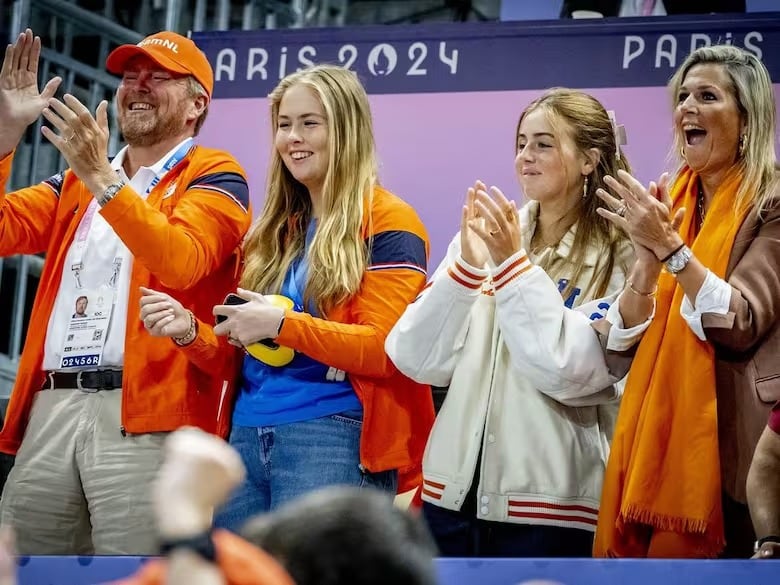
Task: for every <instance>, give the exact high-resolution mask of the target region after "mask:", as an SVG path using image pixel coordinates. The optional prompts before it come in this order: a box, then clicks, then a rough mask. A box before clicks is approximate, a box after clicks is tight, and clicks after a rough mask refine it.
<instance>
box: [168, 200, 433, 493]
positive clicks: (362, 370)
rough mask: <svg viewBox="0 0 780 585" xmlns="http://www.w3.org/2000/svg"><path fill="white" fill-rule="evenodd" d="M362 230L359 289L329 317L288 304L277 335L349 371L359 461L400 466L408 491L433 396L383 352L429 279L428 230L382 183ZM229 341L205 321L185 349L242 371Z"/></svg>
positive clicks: (226, 422)
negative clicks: (359, 409)
mask: <svg viewBox="0 0 780 585" xmlns="http://www.w3.org/2000/svg"><path fill="white" fill-rule="evenodd" d="M363 237H364V239H365V240H366V241H367V242H369V244H370V248H369V249H370V259H369V263H368V266H367V270H366V272H365V274H364V275H363V281H362V283H361V286H360V289H359V291H358V292H357V294H355V295H354V296H353V297H352V298H351V299H349V300H348V301H347V302H345V303H343V304H342V305H340V306H337V307H335V308H333V309H332V310H331V311H330V312H329V314H328V319H327V320H326V319H321V318H317V317H313V316H311V315H309V314H308V313H297V312H295V311H287V312H286V314H285V319H284V325H283V326H282V330H281V332H280V333H279V336H278V337H277V338H276V342H277V343H279V344H281V345H284V346H287V347H291V348H293V349H295V350H296V351H299V352H302V353H304V354H306V355H308V356H309V357H311V358H314V359H315V360H317V361H320V362H322V363H324V364H327V365H328V366H331V367H334V368H337V369H339V370H343V371H344V372H346V373H347V375H348V379H349V381H350V382H351V383H352V387H353V388H354V389H355V392H356V393H357V395H358V398H359V399H360V401H361V403H362V404H363V429H362V434H361V437H360V463H361V465H363V467H365V468H366V469H367V470H369V471H371V472H378V471H384V470H387V469H398V470H400V474H399V485H398V492H399V493H402V492H404V491H407V490H408V489H412V488H414V487H417V486H418V485H420V482H421V481H422V478H421V475H420V473H419V471H420V469H419V468H420V465H421V461H422V453H423V450H424V449H425V444H426V441H427V440H428V434H429V433H430V430H431V426H432V425H433V419H434V410H433V399H432V396H431V389H430V386H424V385H422V384H418V383H416V382H413V381H412V380H410V379H409V378H407V377H406V376H404V375H403V374H401V373H400V372H399V371H398V370H397V369H396V367H395V366H394V365H393V363H392V362H391V361H390V359H389V358H388V357H387V354H385V338H386V337H387V334H388V333H389V332H390V329H392V327H393V325H395V322H396V321H397V320H398V319H399V318H400V316H401V314H402V313H403V312H404V310H405V309H406V306H407V305H408V304H409V303H411V302H412V301H413V300H414V299H415V298H416V297H417V295H418V294H419V292H420V291H421V290H422V288H423V286H424V285H425V280H426V264H427V258H428V249H429V244H428V235H427V233H426V231H425V227H424V226H423V224H422V222H421V221H420V218H419V217H418V216H417V213H416V212H415V211H414V209H412V207H411V206H410V205H408V204H407V203H405V202H404V201H403V200H401V199H400V198H398V197H396V196H395V195H393V194H392V193H390V192H388V191H386V190H384V189H382V188H381V187H376V188H375V189H374V196H373V198H372V207H371V209H370V213H366V214H365V218H364V220H363ZM211 322H213V319H212V320H209V323H211ZM224 347H225V346H224V345H222V344H220V343H218V342H217V339H216V337H215V336H214V333H213V330H212V328H211V326H210V325H205V324H203V323H201V324H199V332H198V338H197V339H196V340H195V342H193V343H192V344H191V345H189V346H187V347H185V348H183V350H184V351H185V352H187V353H188V355H189V356H190V359H191V360H193V361H194V362H196V363H199V364H200V367H201V368H203V369H212V370H218V369H220V368H225V367H228V368H230V367H232V368H234V371H238V369H240V360H241V359H243V354H242V353H236V352H230V351H227V352H226V351H225V350H224ZM227 356H231V357H227ZM228 362H229V363H230V365H227V366H226V364H227V363H228ZM222 371H225V370H224V369H223V370H222ZM235 390H236V385H235V384H231V385H230V386H229V390H228V394H229V396H230V402H226V403H225V406H228V407H227V408H223V410H222V411H221V412H220V417H219V419H220V420H219V427H218V432H219V434H220V435H222V436H226V435H227V433H228V429H229V426H230V419H231V416H232V413H233V402H234V398H235Z"/></svg>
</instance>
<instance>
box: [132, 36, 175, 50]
mask: <svg viewBox="0 0 780 585" xmlns="http://www.w3.org/2000/svg"><path fill="white" fill-rule="evenodd" d="M146 45H158V46H162V47H164V48H166V49H170V50H171V51H173V52H174V53H178V52H179V45H178V43H174V42H173V41H169V40H168V39H144V40H142V41H141V42H140V43H138V46H139V47H145V46H146Z"/></svg>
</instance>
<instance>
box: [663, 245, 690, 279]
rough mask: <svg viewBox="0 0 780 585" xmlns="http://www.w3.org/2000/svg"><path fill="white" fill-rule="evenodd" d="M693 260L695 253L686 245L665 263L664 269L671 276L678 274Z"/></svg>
mask: <svg viewBox="0 0 780 585" xmlns="http://www.w3.org/2000/svg"><path fill="white" fill-rule="evenodd" d="M691 258H693V252H691V249H690V248H689V247H688V246H686V245H685V244H683V245H682V247H680V248H679V249H678V250H677V251H676V252H675V253H674V254H672V256H671V258H669V259H668V260H667V261H666V262H664V267H665V268H666V271H667V272H668V273H669V274H677V273H678V272H680V271H682V270H683V269H684V268H685V267H686V266H688V262H690V260H691Z"/></svg>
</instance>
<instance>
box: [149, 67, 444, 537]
mask: <svg viewBox="0 0 780 585" xmlns="http://www.w3.org/2000/svg"><path fill="white" fill-rule="evenodd" d="M269 97H270V103H271V121H272V124H273V133H274V150H273V153H272V158H271V166H270V172H269V180H268V192H267V198H266V202H265V207H264V209H263V211H262V214H261V216H260V218H259V219H258V221H257V222H256V224H255V226H254V227H253V228H252V230H251V231H250V233H249V235H248V236H247V239H246V241H245V244H244V253H245V264H244V270H243V274H242V276H241V282H240V287H241V288H239V289H238V290H237V293H238V296H239V297H240V298H241V299H243V300H244V301H246V302H245V303H244V304H240V305H227V304H226V305H221V306H217V307H215V308H214V313H215V314H216V315H217V316H221V317H223V318H224V321H223V322H221V323H220V324H219V325H217V326H216V327H214V328H213V329H212V328H211V327H210V326H209V325H207V324H204V323H198V322H197V321H195V320H193V319H192V316H191V314H190V313H188V312H187V311H185V310H184V308H183V307H181V306H180V305H179V304H178V303H176V301H175V300H173V299H170V298H169V297H165V296H164V295H160V294H159V293H155V292H153V291H150V292H149V293H148V294H147V296H146V297H145V299H144V301H143V308H142V315H141V316H142V318H143V319H144V322H145V323H146V325H147V327H148V328H149V330H150V331H151V332H152V333H154V334H158V335H168V336H171V337H173V338H174V342H175V343H177V344H178V345H180V346H181V347H182V350H183V351H185V352H187V354H188V355H189V356H190V357H191V359H193V360H196V361H197V363H199V364H202V366H203V367H204V368H210V367H211V368H213V367H219V364H218V362H219V360H220V359H221V358H222V357H224V355H225V354H224V352H222V353H221V352H220V348H219V344H218V343H217V340H216V337H217V336H224V337H227V338H228V339H229V340H230V343H231V344H233V345H237V346H240V347H244V348H246V349H247V351H248V353H247V355H244V356H243V361H242V364H241V376H240V379H239V381H238V383H237V386H238V388H237V392H236V395H235V405H234V408H233V411H232V421H230V422H232V430H231V431H230V443H231V445H233V446H234V447H235V448H236V449H237V450H238V451H239V453H240V454H241V456H242V458H243V460H244V463H245V465H246V467H247V470H248V476H247V479H246V481H245V482H244V483H243V485H242V486H241V487H240V488H239V489H238V491H237V492H236V493H235V494H233V496H232V498H231V500H230V501H229V502H228V504H227V505H226V507H225V508H224V509H223V510H221V511H220V512H219V513H218V514H217V516H216V519H215V522H216V524H217V525H219V526H222V527H227V528H231V529H235V528H237V527H238V526H239V525H240V524H241V523H242V522H243V521H244V520H246V519H247V518H249V517H250V516H253V515H255V514H257V513H261V512H264V511H267V510H271V509H275V508H277V507H278V506H279V505H281V504H283V503H284V502H286V501H288V500H290V499H292V498H294V497H296V496H297V495H299V494H302V493H305V492H308V491H311V490H314V489H316V488H318V487H321V486H325V485H333V484H346V485H358V486H364V485H366V486H375V487H378V488H380V489H383V490H386V491H388V492H391V493H395V491H396V487H397V483H398V471H399V470H401V471H410V470H411V469H412V468H414V467H415V465H419V461H420V457H421V452H422V447H423V446H424V441H425V439H426V437H427V433H428V430H429V428H430V425H431V423H432V420H433V405H432V400H431V394H430V391H429V389H427V388H423V387H421V386H419V385H418V384H415V383H414V382H412V381H410V380H408V379H407V378H405V377H404V376H403V375H401V374H400V373H399V372H398V370H397V369H396V368H395V367H394V366H393V364H392V363H391V362H390V360H389V359H388V357H387V356H386V355H385V353H384V341H385V337H386V335H387V333H388V332H389V331H390V329H391V327H392V326H393V324H394V323H395V321H396V320H397V319H398V317H399V316H400V315H401V313H402V312H403V310H404V308H405V307H406V305H407V304H408V303H409V302H411V301H412V300H413V299H414V298H415V296H416V295H417V294H418V293H419V291H420V290H421V289H422V287H423V285H424V283H425V275H426V259H427V253H428V241H427V235H426V232H425V229H424V227H423V225H422V223H421V222H420V220H419V218H418V216H417V214H416V213H415V212H414V210H413V209H412V208H411V207H410V206H409V205H407V204H406V203H404V202H403V201H402V200H401V199H399V198H398V197H396V196H395V195H393V194H391V193H389V192H388V191H386V190H385V189H383V188H381V187H380V186H379V185H378V183H377V178H376V167H377V163H376V155H375V151H374V138H373V130H372V123H371V114H370V110H369V104H368V98H367V96H366V93H365V90H364V89H363V87H362V86H361V85H360V82H359V81H358V79H357V77H356V76H355V75H354V74H353V73H352V72H350V71H347V70H344V69H342V68H338V67H333V66H315V67H312V68H309V69H305V70H303V71H300V72H297V73H294V74H292V75H289V76H288V77H286V78H285V79H283V80H282V81H281V82H280V83H279V85H278V86H277V87H276V89H274V91H273V92H272V93H271V94H270V96H269ZM269 294H278V295H282V296H283V297H286V299H287V302H288V303H289V305H292V308H283V307H280V306H277V305H276V304H274V303H273V302H272V301H271V299H272V298H271V297H268V296H265V295H269ZM261 340H273V344H272V347H276V348H277V350H276V352H277V353H274V351H273V350H270V351H269V347H268V345H267V344H268V341H266V345H265V346H264V347H265V353H263V352H258V351H257V349H258V347H259V346H260V345H261V344H259V343H258V342H260V341H261ZM260 349H261V350H262V349H263V348H262V347H261V348H260ZM289 350H292V351H289ZM285 352H287V357H285V356H284V354H285ZM255 356H258V357H255ZM262 360H265V363H264V361H262ZM222 417H223V419H225V418H226V417H225V413H222ZM223 423H224V424H223V429H226V427H227V423H228V421H227V420H223ZM410 477H413V475H412V476H410Z"/></svg>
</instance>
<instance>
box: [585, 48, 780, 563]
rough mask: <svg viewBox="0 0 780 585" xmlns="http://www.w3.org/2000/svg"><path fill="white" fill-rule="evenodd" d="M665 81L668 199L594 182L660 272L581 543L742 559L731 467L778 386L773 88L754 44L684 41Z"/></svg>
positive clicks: (747, 453) (744, 520) (740, 474)
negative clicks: (596, 504)
mask: <svg viewBox="0 0 780 585" xmlns="http://www.w3.org/2000/svg"><path fill="white" fill-rule="evenodd" d="M669 87H670V89H671V92H672V98H673V100H674V108H675V109H674V130H675V142H676V145H677V147H679V151H680V154H681V155H682V159H683V160H682V165H681V167H680V169H679V171H678V172H677V174H676V178H675V179H674V181H673V182H672V183H671V188H670V195H671V206H672V207H671V209H669V207H668V205H666V204H665V203H664V201H665V200H666V201H668V200H669V199H668V198H664V197H654V196H653V195H652V194H651V193H650V192H648V191H647V190H646V189H644V188H643V187H642V186H641V185H640V184H639V182H638V181H636V180H635V179H634V178H633V177H631V176H630V175H628V174H627V173H620V174H619V176H618V177H617V178H608V179H607V185H608V186H609V187H610V189H611V190H612V191H613V193H614V194H615V195H617V196H618V197H619V198H620V200H619V199H617V198H615V197H613V196H612V195H610V194H607V193H606V192H604V191H602V192H601V194H600V195H601V197H602V198H603V199H605V200H606V201H607V202H608V203H609V204H610V207H611V209H612V210H613V212H612V213H610V212H609V211H604V212H603V214H604V215H605V217H608V218H609V219H610V220H612V221H613V222H614V223H615V224H616V225H618V226H620V227H622V228H623V229H625V230H626V231H627V232H628V233H629V234H630V235H631V237H632V239H633V240H634V241H635V242H637V243H638V244H640V245H642V246H645V247H646V248H648V249H650V250H652V251H653V252H654V253H655V255H656V256H657V257H658V259H659V261H660V262H663V263H664V264H665V268H666V271H665V272H664V273H663V274H662V275H661V277H660V279H659V282H658V289H657V293H656V312H655V317H654V320H653V322H652V324H651V325H650V327H649V328H648V330H647V332H646V333H645V335H644V337H643V339H642V341H641V342H640V344H639V346H638V349H637V352H636V355H635V358H634V362H633V365H632V368H631V371H630V373H629V377H628V381H627V387H626V390H625V394H624V396H623V401H622V405H621V410H620V414H619V417H618V422H617V426H616V430H615V435H614V439H613V443H612V452H611V455H610V459H609V463H608V465H607V471H606V476H605V479H604V488H603V493H602V500H601V509H600V514H599V520H598V529H597V532H596V539H595V545H594V554H595V556H621V557H622V556H631V557H717V556H740V557H749V556H750V554H751V552H752V545H753V541H754V539H755V536H754V534H753V532H752V527H751V525H750V517H749V514H748V509H747V506H746V505H745V501H746V497H745V479H746V475H747V470H748V467H749V465H750V461H751V458H752V456H753V450H754V448H755V445H756V442H757V441H758V438H759V436H760V434H761V431H762V430H763V427H764V424H765V422H766V419H767V415H768V413H769V410H770V408H771V405H772V403H773V402H774V401H775V400H777V399H778V398H780V360H778V359H777V357H778V356H777V352H778V350H780V328H779V327H778V315H780V245H778V241H779V240H780V189H779V188H778V170H777V169H778V168H777V164H776V159H775V151H774V141H775V102H774V96H773V91H772V84H771V80H770V78H769V74H768V72H767V70H766V68H765V67H764V65H762V63H761V61H759V60H758V59H757V58H756V57H755V56H754V55H752V54H751V53H748V52H746V51H744V50H742V49H739V48H736V47H731V46H715V47H704V48H700V49H698V50H696V51H695V52H693V53H692V54H691V55H690V56H689V57H688V59H686V61H685V62H684V63H683V64H682V66H681V67H680V69H679V70H678V71H677V72H676V73H675V75H674V76H673V78H672V79H671V81H670V84H669ZM660 183H661V191H664V190H665V189H666V187H665V185H666V180H665V179H663V180H662V181H661V182H660ZM681 210H684V211H681ZM677 212H680V213H682V214H683V220H682V225H681V227H680V229H679V231H678V230H675V229H674V228H673V227H672V223H671V219H670V218H671V217H673V216H674V215H675V213H677Z"/></svg>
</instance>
